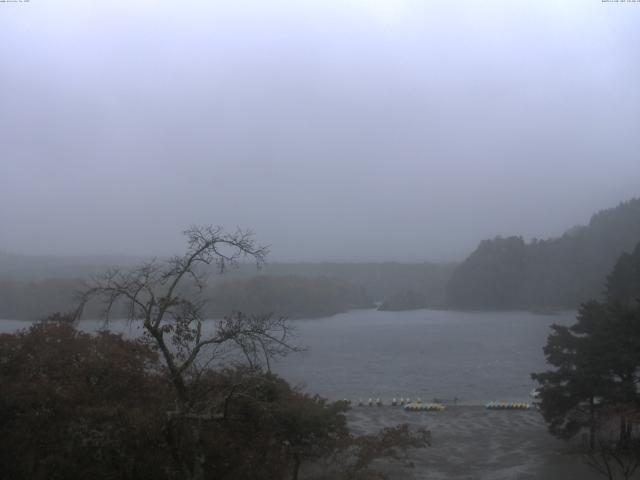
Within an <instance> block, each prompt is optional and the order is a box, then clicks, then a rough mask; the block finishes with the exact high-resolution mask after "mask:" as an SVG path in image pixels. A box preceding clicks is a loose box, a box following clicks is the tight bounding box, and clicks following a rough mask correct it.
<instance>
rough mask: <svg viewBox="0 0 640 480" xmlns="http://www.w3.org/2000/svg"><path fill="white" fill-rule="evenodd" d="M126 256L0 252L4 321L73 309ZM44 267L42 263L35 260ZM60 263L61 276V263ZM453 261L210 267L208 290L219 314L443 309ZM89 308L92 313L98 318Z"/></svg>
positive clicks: (121, 264)
mask: <svg viewBox="0 0 640 480" xmlns="http://www.w3.org/2000/svg"><path fill="white" fill-rule="evenodd" d="M133 262H134V259H133V258H129V257H84V258H75V259H73V258H64V257H60V258H54V257H28V256H19V255H8V254H0V267H2V268H0V318H8V319H21V320H36V319H38V318H43V317H45V316H46V315H47V314H48V313H49V312H55V311H66V310H69V309H70V308H72V307H73V302H74V294H75V292H77V291H78V290H80V289H82V287H83V285H84V282H85V281H86V279H87V278H90V276H92V275H95V274H96V273H98V272H101V271H105V270H107V269H109V268H113V267H126V266H128V265H131V264H132V263H133ZM39 264H41V268H39V267H38V265H39ZM57 267H59V272H60V273H59V274H57V273H56V268H57ZM453 268H454V265H453V264H434V263H416V264H408V263H407V264H405V263H394V262H389V263H274V264H268V265H265V266H264V267H263V268H262V270H261V272H259V274H256V271H255V268H254V266H253V265H249V264H246V265H245V264H241V265H239V268H238V269H237V270H231V271H229V272H226V274H225V275H223V276H219V275H217V274H216V272H215V271H211V275H210V282H209V283H210V287H209V288H208V291H207V294H208V295H209V296H210V297H211V298H212V300H214V301H212V302H211V305H214V307H212V308H211V309H210V311H209V312H208V313H209V315H210V316H212V317H218V318H219V317H220V316H223V315H226V314H228V313H231V312H232V311H236V310H243V311H251V312H265V311H266V312H273V313H275V314H278V315H284V316H288V317H291V318H313V317H318V316H328V315H333V314H335V313H339V312H344V311H347V310H349V309H352V308H366V307H372V306H373V302H374V301H387V300H390V299H393V298H397V297H398V296H399V295H402V294H404V292H407V291H413V292H416V293H419V295H420V296H421V298H422V300H421V305H423V304H425V305H429V306H441V305H443V303H444V295H445V285H446V283H447V281H448V280H449V278H450V276H451V272H452V271H453ZM98 313H99V312H98V310H97V309H95V308H94V306H92V305H90V306H89V308H88V310H87V314H88V315H87V316H89V315H92V316H94V317H95V316H97V314H98Z"/></svg>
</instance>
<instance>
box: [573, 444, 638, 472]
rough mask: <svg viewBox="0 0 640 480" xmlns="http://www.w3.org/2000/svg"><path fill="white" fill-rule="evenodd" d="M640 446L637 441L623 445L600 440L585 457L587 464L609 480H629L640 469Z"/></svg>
mask: <svg viewBox="0 0 640 480" xmlns="http://www.w3.org/2000/svg"><path fill="white" fill-rule="evenodd" d="M639 447H640V445H639V444H638V441H637V440H634V441H630V442H628V443H627V444H624V445H621V444H619V443H616V442H604V441H602V440H600V441H599V442H598V446H597V447H596V448H594V449H592V450H590V451H589V452H588V453H587V454H586V455H585V457H584V461H585V463H586V464H587V465H588V466H589V467H591V468H592V469H593V470H595V471H596V472H598V473H599V474H600V475H602V476H604V477H605V478H607V479H608V480H616V479H617V478H623V479H624V480H629V479H630V478H632V477H633V476H634V474H635V473H636V471H637V470H638V468H640V448H639Z"/></svg>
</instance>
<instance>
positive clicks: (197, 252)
mask: <svg viewBox="0 0 640 480" xmlns="http://www.w3.org/2000/svg"><path fill="white" fill-rule="evenodd" d="M184 234H185V236H186V237H187V250H186V252H185V254H183V255H181V256H174V257H172V258H170V259H168V260H167V261H158V260H157V259H154V260H152V261H150V262H146V263H144V264H142V265H140V266H139V267H137V268H134V269H132V270H128V271H123V270H117V269H114V270H110V271H108V272H106V273H105V274H104V275H101V276H99V277H96V278H95V279H94V280H93V282H92V284H91V285H90V286H89V287H88V288H87V289H86V290H85V291H84V292H82V293H81V294H80V296H79V304H80V307H79V309H78V312H77V315H78V316H79V315H81V313H82V309H83V307H84V306H85V305H86V303H87V302H88V301H90V300H91V299H94V298H97V299H99V300H101V301H102V303H103V307H104V310H103V311H104V317H105V321H107V322H108V321H109V318H110V317H111V316H112V314H114V313H118V312H119V310H118V309H120V308H123V309H124V316H125V317H126V318H127V319H128V320H129V321H132V322H133V321H140V322H142V325H143V328H144V331H145V335H146V336H147V338H148V339H149V340H150V341H151V343H152V344H153V345H154V346H155V347H156V348H157V349H158V350H159V351H160V352H161V354H162V356H163V359H164V361H165V363H166V365H167V367H168V369H169V371H170V373H171V376H172V380H173V382H174V384H175V386H176V389H177V391H178V393H179V395H183V394H184V395H186V381H187V378H188V376H189V375H193V374H194V372H196V371H197V369H198V368H197V367H198V363H199V364H200V365H202V364H204V363H205V362H206V361H205V360H202V359H199V356H200V355H201V354H202V353H203V352H204V350H205V347H216V346H221V345H235V346H236V347H238V348H239V349H240V351H241V352H242V354H243V355H244V357H245V358H246V360H247V361H248V363H249V365H250V366H251V367H253V368H257V367H259V366H262V365H265V366H266V368H267V369H269V370H270V368H271V363H270V359H271V358H273V357H274V356H279V355H286V354H287V353H289V352H291V351H296V350H298V348H297V347H295V346H293V345H292V344H291V331H290V328H289V326H288V325H287V322H286V321H285V320H284V319H282V318H274V317H272V316H271V315H254V316H246V315H243V314H241V313H236V314H234V315H232V316H229V317H227V318H225V319H224V320H220V321H218V322H217V323H216V324H215V328H214V329H213V332H212V333H210V334H209V335H205V333H204V328H203V325H204V318H203V307H204V305H205V303H206V302H205V300H204V299H203V298H202V297H201V293H202V290H203V288H204V286H205V285H206V280H207V275H208V274H209V270H210V269H209V268H207V267H209V266H213V267H215V269H216V270H217V271H218V272H220V273H221V272H224V271H225V270H226V268H228V267H229V266H235V265H237V263H238V261H239V260H240V259H242V258H251V259H253V260H254V261H255V262H256V264H257V266H258V267H259V266H261V265H262V264H263V263H264V259H265V256H266V254H267V248H266V247H262V246H258V245H256V244H255V241H254V239H253V233H252V232H251V231H248V230H247V231H243V230H240V229H238V230H236V231H235V232H234V233H231V234H229V233H225V232H224V231H223V229H222V228H221V227H213V226H205V227H197V226H194V227H191V228H189V229H188V230H186V231H185V232H184ZM211 350H212V349H207V351H208V352H209V353H210V352H211ZM185 399H186V398H185Z"/></svg>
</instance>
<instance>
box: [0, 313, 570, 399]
mask: <svg viewBox="0 0 640 480" xmlns="http://www.w3.org/2000/svg"><path fill="white" fill-rule="evenodd" d="M574 320H575V313H573V312H565V313H562V314H560V315H538V314H533V313H529V312H463V311H449V310H413V311H407V312H381V311H377V310H353V311H350V312H347V313H343V314H339V315H334V316H332V317H325V318H318V319H308V320H295V321H292V324H293V325H294V326H295V330H296V335H297V337H298V342H299V343H300V344H302V345H304V346H306V347H307V351H306V352H303V353H295V354H291V355H290V356H288V357H285V358H281V359H279V360H277V361H276V362H275V363H274V365H273V370H274V371H275V372H276V373H278V374H280V375H281V376H283V377H284V378H285V379H286V380H288V381H290V382H291V383H293V384H294V385H297V386H299V387H302V388H303V389H304V390H305V391H309V392H313V393H318V394H319V395H321V396H324V397H327V398H330V399H333V400H337V399H344V398H347V399H351V400H357V399H358V398H362V399H363V400H367V399H368V398H369V397H372V398H376V397H380V398H381V399H383V400H387V401H389V400H390V399H391V398H393V397H396V398H399V397H401V396H402V397H405V398H406V397H411V398H414V399H415V398H416V397H421V398H422V399H423V400H432V399H433V398H439V399H441V400H445V401H453V399H454V398H456V397H457V398H458V400H459V403H462V404H480V403H482V404H483V403H486V402H488V401H491V400H513V401H516V400H527V399H528V395H529V392H530V391H531V389H532V388H533V387H534V386H535V384H534V383H533V382H532V381H531V379H530V377H529V374H530V373H531V372H536V371H541V370H544V369H545V367H546V363H545V360H544V356H543V352H542V347H543V345H544V343H545V341H546V338H547V335H548V334H549V326H550V325H551V324H553V323H558V324H561V325H569V324H571V323H572V322H573V321H574ZM25 325H27V324H26V323H25V322H20V321H9V320H4V321H2V323H1V324H0V329H1V330H2V331H4V332H6V331H11V330H14V329H16V328H23V327H24V326H25ZM101 326H102V322H98V321H83V322H82V323H81V328H82V329H84V330H89V331H93V330H96V329H98V328H100V327H101ZM208 326H209V327H211V324H209V325H208ZM110 329H111V330H113V331H118V332H123V333H124V334H125V335H126V336H136V335H137V332H138V331H139V329H138V326H136V325H135V324H134V325H128V324H127V323H126V322H124V321H120V320H118V321H114V322H111V324H110Z"/></svg>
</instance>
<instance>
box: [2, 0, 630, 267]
mask: <svg viewBox="0 0 640 480" xmlns="http://www.w3.org/2000/svg"><path fill="white" fill-rule="evenodd" d="M639 20H640V7H639V6H638V4H633V3H612V2H600V1H589V2H586V1H577V0H576V1H564V2H555V1H550V0H549V1H547V0H535V1H534V0H531V1H518V2H498V1H489V2H471V1H459V2H454V3H451V2H428V1H411V0H393V1H391V0H361V1H356V0H353V1H348V2H344V1H340V2H338V1H309V2H292V1H291V2H290V1H269V2H263V1H258V0H247V1H233V2H232V1H219V2H204V1H191V2H187V3H184V2H179V1H158V2H148V1H136V2H132V1H109V2H83V1H70V0H59V1H56V2H45V1H35V0H34V1H31V2H28V3H1V4H0V78H2V86H1V88H0V158H1V160H0V162H1V172H2V175H1V178H2V188H1V189H0V250H2V251H5V252H10V253H22V254H56V255H96V254H109V255H121V254H133V255H141V254H142V255H165V254H167V253H173V252H179V251H182V248H183V239H182V237H181V234H180V232H181V231H182V230H183V229H184V228H186V227H188V226H189V225H191V224H210V223H211V224H221V225H224V226H225V227H226V228H228V229H234V228H235V227H236V226H241V227H245V228H251V229H253V230H255V232H256V237H257V239H258V241H259V242H261V243H262V244H269V245H271V255H270V257H269V258H270V260H272V261H321V260H326V261H345V260H349V261H386V260H398V261H423V260H430V261H443V260H446V261H451V260H455V261H459V260H462V259H463V258H464V257H465V256H466V255H467V254H468V253H469V252H470V251H472V250H473V248H475V246H476V245H477V244H478V242H479V241H480V240H481V239H484V238H491V237H493V236H495V235H512V234H518V235H523V236H524V237H525V239H530V238H532V237H538V238H546V237H552V236H559V235H561V234H562V233H563V232H564V231H565V230H566V229H567V228H569V227H571V226H572V225H575V224H579V223H587V222H588V221H589V218H590V216H591V214H592V213H594V212H595V211H598V210H600V209H602V208H606V207H612V206H615V205H616V204H617V203H618V202H620V201H623V200H627V199H629V198H631V197H633V196H636V195H637V192H638V183H639V182H638V180H639V179H640V161H638V158H637V152H638V147H640V135H638V127H639V125H638V121H639V120H638V115H637V112H638V111H640V94H639V93H638V92H639V91H638V88H637V85H638V82H639V80H640V76H639V72H640V62H639V60H640V58H639V55H638V49H637V45H638V44H640V30H638V28H637V26H638V22H639Z"/></svg>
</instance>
